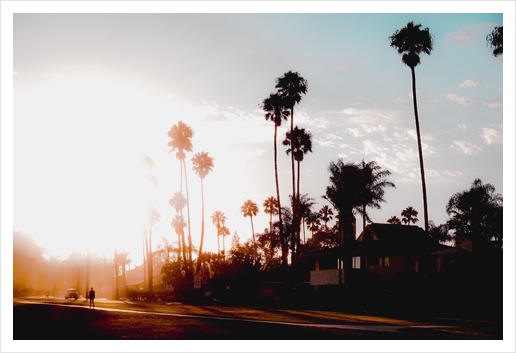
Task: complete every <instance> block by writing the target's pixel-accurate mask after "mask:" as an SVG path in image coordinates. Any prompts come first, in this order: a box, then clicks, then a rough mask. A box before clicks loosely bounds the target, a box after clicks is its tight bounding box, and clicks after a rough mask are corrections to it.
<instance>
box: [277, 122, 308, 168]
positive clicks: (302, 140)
mask: <svg viewBox="0 0 516 353" xmlns="http://www.w3.org/2000/svg"><path fill="white" fill-rule="evenodd" d="M283 146H287V147H288V146H290V147H289V148H287V151H286V152H287V154H288V155H290V153H292V151H294V159H295V160H296V161H298V162H302V161H303V157H304V155H305V154H307V153H308V152H312V134H311V133H310V131H306V130H305V129H304V128H303V129H300V128H298V127H297V126H296V127H295V128H294V130H293V131H292V132H290V131H287V133H286V135H285V140H283Z"/></svg>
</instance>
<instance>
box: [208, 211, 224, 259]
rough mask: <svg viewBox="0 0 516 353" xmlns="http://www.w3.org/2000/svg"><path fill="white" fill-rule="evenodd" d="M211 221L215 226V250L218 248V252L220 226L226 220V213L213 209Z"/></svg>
mask: <svg viewBox="0 0 516 353" xmlns="http://www.w3.org/2000/svg"><path fill="white" fill-rule="evenodd" d="M211 221H212V223H213V224H214V225H215V226H216V227H217V250H218V252H217V254H220V241H219V236H220V228H221V227H222V225H223V224H224V222H225V221H226V215H225V214H224V212H222V211H215V212H213V214H212V215H211Z"/></svg>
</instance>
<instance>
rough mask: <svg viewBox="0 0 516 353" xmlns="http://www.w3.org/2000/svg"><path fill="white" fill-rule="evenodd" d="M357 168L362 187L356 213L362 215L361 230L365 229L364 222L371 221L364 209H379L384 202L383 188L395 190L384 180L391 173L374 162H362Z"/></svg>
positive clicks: (391, 184)
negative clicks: (359, 171) (360, 176)
mask: <svg viewBox="0 0 516 353" xmlns="http://www.w3.org/2000/svg"><path fill="white" fill-rule="evenodd" d="M359 167H360V170H361V172H362V187H361V195H360V201H361V204H360V205H359V206H358V211H359V213H360V214H361V215H362V222H363V223H362V229H365V226H366V220H368V221H371V219H370V218H369V215H368V214H367V212H366V207H373V208H376V209H380V208H381V206H380V202H385V200H384V198H383V195H384V194H385V191H384V188H385V187H393V188H396V185H394V183H391V182H390V181H387V180H385V178H386V177H387V176H389V175H391V172H389V171H388V170H386V169H385V170H384V169H382V168H380V166H379V165H378V164H377V163H376V162H375V161H371V162H368V163H366V162H365V161H364V160H362V163H361V164H360V165H359Z"/></svg>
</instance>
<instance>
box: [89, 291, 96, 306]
mask: <svg viewBox="0 0 516 353" xmlns="http://www.w3.org/2000/svg"><path fill="white" fill-rule="evenodd" d="M91 305H93V307H94V308H95V291H94V290H93V287H91V290H90V309H91Z"/></svg>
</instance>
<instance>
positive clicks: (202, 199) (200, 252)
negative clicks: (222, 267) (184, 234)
mask: <svg viewBox="0 0 516 353" xmlns="http://www.w3.org/2000/svg"><path fill="white" fill-rule="evenodd" d="M201 201H202V202H201V208H202V222H201V245H200V246H199V257H198V258H197V269H196V272H199V269H200V268H201V262H200V261H199V259H200V258H201V254H202V244H203V242H204V190H203V187H202V178H201Z"/></svg>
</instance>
